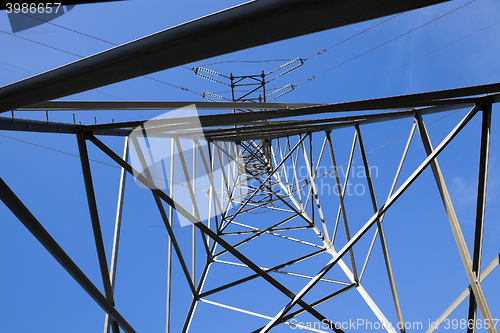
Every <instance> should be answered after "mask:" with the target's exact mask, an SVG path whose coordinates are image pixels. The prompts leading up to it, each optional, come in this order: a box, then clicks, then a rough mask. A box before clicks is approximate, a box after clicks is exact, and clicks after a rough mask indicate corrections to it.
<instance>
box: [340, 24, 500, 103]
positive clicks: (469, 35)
mask: <svg viewBox="0 0 500 333" xmlns="http://www.w3.org/2000/svg"><path fill="white" fill-rule="evenodd" d="M499 23H500V20H498V21H496V22H494V23H492V24H490V25H487V26H486V27H484V28H481V29H479V30H477V31H475V32H473V33H470V34H468V35H467V36H464V37H462V38H459V39H457V40H455V41H453V42H451V43H449V44H446V45H444V46H442V47H440V48H438V49H435V50H434V51H432V52H429V53H427V54H424V55H423V56H420V57H418V58H416V59H413V60H411V61H409V62H407V63H405V64H403V65H401V66H398V67H396V68H394V69H391V70H390V71H388V72H385V73H383V74H381V75H379V76H376V77H374V78H373V79H370V80H368V81H366V82H363V83H361V84H359V85H357V86H355V87H353V88H350V89H348V90H346V91H344V92H342V93H340V94H337V95H335V96H333V97H332V99H333V98H336V97H338V96H341V95H343V94H346V93H348V92H350V91H352V90H354V89H357V88H359V87H362V86H364V85H365V84H368V83H370V82H372V81H375V80H377V79H379V78H381V77H383V76H385V75H388V74H390V73H392V72H394V71H396V70H398V69H400V68H403V67H405V66H408V65H410V64H412V63H414V62H416V61H418V60H421V59H422V58H425V57H427V56H430V55H431V54H434V53H436V52H438V51H441V50H442V49H445V48H447V47H449V46H451V45H453V44H455V43H458V42H460V41H462V40H464V39H466V38H469V37H471V36H473V35H475V34H477V33H479V32H481V31H483V30H486V29H488V28H491V27H493V26H495V25H497V24H499Z"/></svg>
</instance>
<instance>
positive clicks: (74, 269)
mask: <svg viewBox="0 0 500 333" xmlns="http://www.w3.org/2000/svg"><path fill="white" fill-rule="evenodd" d="M0 200H2V202H3V203H4V204H5V206H7V208H9V210H10V211H11V212H12V213H13V214H14V215H15V216H16V217H17V218H18V219H19V221H21V223H22V224H23V225H24V226H25V227H26V229H28V230H29V232H31V234H32V235H33V236H34V237H35V238H36V239H37V240H38V241H39V242H40V244H42V245H43V247H45V249H46V250H47V251H48V252H49V253H50V254H51V255H52V257H54V259H56V260H57V262H59V264H60V265H61V266H62V267H63V268H64V269H65V270H66V272H68V273H69V275H71V276H72V277H73V279H74V280H75V281H76V282H77V283H78V284H79V285H80V287H82V289H83V290H85V291H86V292H87V294H89V296H90V297H92V299H93V300H94V301H95V302H96V303H97V304H98V305H99V306H100V307H101V308H102V309H103V310H104V311H105V312H106V313H107V314H108V315H109V316H110V317H111V318H113V320H115V321H116V322H118V325H120V327H121V328H122V329H123V331H124V332H126V333H135V330H134V329H133V328H132V326H130V324H129V323H128V322H127V321H126V320H125V319H124V318H123V317H122V316H121V315H120V313H118V311H117V310H116V309H115V308H114V306H113V305H112V304H111V303H110V302H109V301H108V300H107V299H106V297H104V296H103V294H101V292H100V291H99V289H97V288H96V286H95V285H94V284H93V283H92V282H91V281H90V280H89V278H88V277H87V276H86V275H85V274H84V273H83V272H82V271H81V269H80V268H79V267H78V266H77V265H76V264H75V263H74V262H73V260H71V258H70V257H69V256H68V255H67V254H66V252H64V250H63V249H62V248H61V247H60V246H59V244H57V242H56V241H55V240H54V238H52V236H51V235H50V234H49V233H48V232H47V230H45V228H44V227H43V226H42V225H41V224H40V222H38V220H37V219H36V218H35V217H34V216H33V214H31V212H30V211H29V210H28V208H27V207H26V206H25V205H24V204H23V203H22V201H21V200H20V199H19V198H18V197H17V196H16V195H15V193H14V192H12V190H11V189H10V188H9V187H8V186H7V184H6V183H5V182H4V181H3V179H2V178H0Z"/></svg>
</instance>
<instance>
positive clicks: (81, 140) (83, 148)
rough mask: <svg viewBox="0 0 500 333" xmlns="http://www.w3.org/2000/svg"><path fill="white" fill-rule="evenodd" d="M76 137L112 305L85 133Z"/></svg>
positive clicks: (107, 293) (115, 331)
mask: <svg viewBox="0 0 500 333" xmlns="http://www.w3.org/2000/svg"><path fill="white" fill-rule="evenodd" d="M76 138H77V141H78V150H79V152H80V161H81V164H82V173H83V180H84V182H85V192H86V194H87V202H88V205H89V212H90V221H91V223H92V231H93V233H94V240H95V246H96V249H97V258H98V259H99V268H100V271H101V278H102V284H103V285H104V293H105V295H106V299H107V300H108V301H109V303H111V304H112V305H114V304H115V301H114V297H113V288H112V287H111V280H110V275H109V270H108V263H107V261H106V252H105V250H104V242H103V240H102V233H101V225H100V222H99V215H98V213H97V202H96V198H95V193H94V185H93V183H92V174H91V172H90V162H89V156H88V152H87V143H86V141H85V134H84V133H83V132H77V134H76ZM111 328H112V329H113V333H118V332H119V329H118V324H117V323H116V321H112V322H111Z"/></svg>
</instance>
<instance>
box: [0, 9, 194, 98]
mask: <svg viewBox="0 0 500 333" xmlns="http://www.w3.org/2000/svg"><path fill="white" fill-rule="evenodd" d="M22 14H23V15H25V16H27V17H30V18H32V19H36V20H39V21H42V22H45V23H47V24H50V25H52V26H55V27H58V28H61V29H64V30H67V31H70V32H73V33H76V34H79V35H82V36H85V37H88V38H92V39H95V40H98V41H100V42H103V43H107V44H110V45H113V46H119V44H116V43H113V42H110V41H108V40H105V39H102V38H99V37H95V36H92V35H90V34H86V33H83V32H80V31H77V30H74V29H70V28H67V27H64V26H62V25H59V24H55V23H53V22H50V21H46V20H42V19H40V18H38V17H34V16H31V15H28V14H26V13H22ZM0 32H3V33H5V34H7V35H10V36H13V37H17V38H20V39H23V40H26V41H29V42H32V43H35V44H38V45H41V46H45V47H48V48H51V49H53V50H57V51H60V52H64V53H66V54H70V55H73V56H76V57H78V58H85V57H84V56H81V55H79V54H76V53H73V52H69V51H66V50H63V49H60V48H57V47H54V46H51V45H48V44H44V43H41V42H38V41H35V40H32V39H29V38H26V37H23V36H19V35H16V34H14V33H10V32H8V31H4V30H1V29H0ZM13 67H14V66H13ZM182 67H184V68H187V69H190V68H189V67H187V66H182ZM143 77H145V78H146V79H148V80H152V81H156V82H159V83H162V84H165V85H168V86H171V87H174V88H177V89H181V90H184V91H187V92H190V93H195V94H197V95H199V96H202V97H203V94H202V93H199V92H197V91H194V90H191V89H189V88H186V87H182V86H178V85H175V84H172V83H169V82H166V81H163V80H160V79H156V78H153V77H151V76H148V75H144V76H143ZM114 97H116V96H114ZM119 99H122V98H119Z"/></svg>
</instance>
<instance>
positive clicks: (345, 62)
mask: <svg viewBox="0 0 500 333" xmlns="http://www.w3.org/2000/svg"><path fill="white" fill-rule="evenodd" d="M475 1H476V0H472V1H469V2H467V3H466V4H464V5H461V6H459V7H457V8H455V9H453V10H451V11H449V12H446V13H445V14H443V15H441V16H438V17H436V18H434V19H432V20H430V21H428V22H426V23H424V24H421V25H419V26H417V27H415V28H413V29H411V30H409V31H407V32H405V33H403V34H401V35H398V36H396V37H394V38H392V39H390V40H388V41H386V42H384V43H382V44H379V45H377V46H375V47H373V48H371V49H369V50H367V51H364V52H362V53H360V54H358V55H356V56H354V57H352V58H349V59H347V60H345V61H343V62H341V63H340V64H337V65H335V66H333V67H330V68H328V69H327V70H325V71H323V72H321V73H319V74H316V75H313V76H311V77H309V78H307V79H305V80H303V81H301V82H299V83H297V84H295V85H294V86H295V87H297V86H299V85H301V84H304V83H306V82H309V81H312V80H314V79H316V78H317V77H318V76H320V75H323V74H325V73H327V72H329V71H331V70H333V69H335V68H338V67H340V66H342V65H345V64H347V63H349V62H351V61H353V60H355V59H357V58H359V57H361V56H363V55H365V54H368V53H370V52H372V51H374V50H377V49H379V48H381V47H382V46H384V45H387V44H389V43H391V42H393V41H395V40H398V39H399V38H401V37H404V36H406V35H408V34H410V33H412V32H414V31H416V30H418V29H421V28H423V27H425V26H427V25H429V24H430V23H432V22H435V21H437V20H439V19H441V18H443V17H445V16H447V15H450V14H451V13H453V12H455V11H457V10H459V9H461V8H463V7H465V6H468V5H470V4H471V3H473V2H475Z"/></svg>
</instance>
